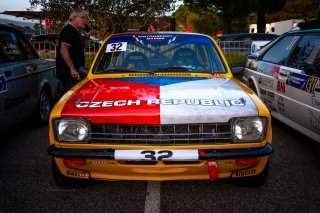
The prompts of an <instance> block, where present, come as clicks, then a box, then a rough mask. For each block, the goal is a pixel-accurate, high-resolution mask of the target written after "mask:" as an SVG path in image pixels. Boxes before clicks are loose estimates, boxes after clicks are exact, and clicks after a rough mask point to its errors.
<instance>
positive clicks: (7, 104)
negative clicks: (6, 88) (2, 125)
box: [4, 93, 30, 110]
mask: <svg viewBox="0 0 320 213" xmlns="http://www.w3.org/2000/svg"><path fill="white" fill-rule="evenodd" d="M29 98H30V93H25V94H22V95H20V96H18V97H15V98H6V99H5V101H4V108H5V110H9V109H11V108H14V107H16V106H18V105H20V104H23V103H25V102H27V100H28V99H29Z"/></svg>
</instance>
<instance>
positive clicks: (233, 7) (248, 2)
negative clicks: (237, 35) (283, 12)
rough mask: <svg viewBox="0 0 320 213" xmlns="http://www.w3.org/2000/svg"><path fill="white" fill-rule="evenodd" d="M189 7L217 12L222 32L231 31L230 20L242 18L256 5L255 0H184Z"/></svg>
mask: <svg viewBox="0 0 320 213" xmlns="http://www.w3.org/2000/svg"><path fill="white" fill-rule="evenodd" d="M184 2H185V3H186V4H187V5H189V6H190V7H191V8H195V9H197V8H199V7H200V8H205V9H207V10H209V11H213V12H215V13H216V14H218V15H219V16H220V18H221V20H222V21H223V23H224V32H225V33H231V32H232V22H233V21H235V20H237V19H238V20H244V19H246V17H247V16H248V15H249V14H250V13H251V12H252V11H254V10H255V8H256V7H257V0H241V1H239V0H228V1H226V0H184Z"/></svg>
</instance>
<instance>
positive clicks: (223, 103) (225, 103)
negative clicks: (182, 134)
mask: <svg viewBox="0 0 320 213" xmlns="http://www.w3.org/2000/svg"><path fill="white" fill-rule="evenodd" d="M159 104H160V105H181V104H185V105H199V106H217V107H219V106H220V107H230V106H241V107H242V106H245V100H244V98H240V99H238V100H208V99H151V100H115V101H113V100H104V101H82V100H80V99H78V100H77V101H76V103H75V106H76V107H77V108H98V107H117V106H133V105H134V106H140V105H159Z"/></svg>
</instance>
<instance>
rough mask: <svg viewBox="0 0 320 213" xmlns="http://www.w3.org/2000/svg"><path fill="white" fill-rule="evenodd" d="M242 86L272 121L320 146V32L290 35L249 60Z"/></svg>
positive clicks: (313, 31) (292, 32) (287, 34)
mask: <svg viewBox="0 0 320 213" xmlns="http://www.w3.org/2000/svg"><path fill="white" fill-rule="evenodd" d="M243 82H244V83H245V84H247V85H248V86H249V87H250V88H251V89H252V90H253V91H254V92H256V93H257V94H258V95H259V96H260V97H261V99H262V100H263V101H264V102H265V104H266V105H267V107H268V108H269V110H270V111H271V114H272V116H273V117H275V118H276V119H278V120H280V121H282V122H283V123H285V124H287V125H289V126H291V127H292V128H294V129H296V130H298V131H299V132H301V133H303V134H305V135H306V136H308V137H310V138H311V139H313V140H315V141H316V142H318V143H320V29H311V30H299V31H291V32H288V33H286V34H284V35H282V36H281V37H279V38H278V39H277V40H275V41H273V42H272V43H271V44H268V45H267V47H265V48H263V49H262V50H261V51H258V52H256V53H255V54H254V55H251V56H249V57H248V60H247V64H246V67H245V70H244V76H243Z"/></svg>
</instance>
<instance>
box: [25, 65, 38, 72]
mask: <svg viewBox="0 0 320 213" xmlns="http://www.w3.org/2000/svg"><path fill="white" fill-rule="evenodd" d="M26 69H27V72H28V73H30V72H33V71H35V70H37V69H38V66H37V65H30V66H27V67H26Z"/></svg>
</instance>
